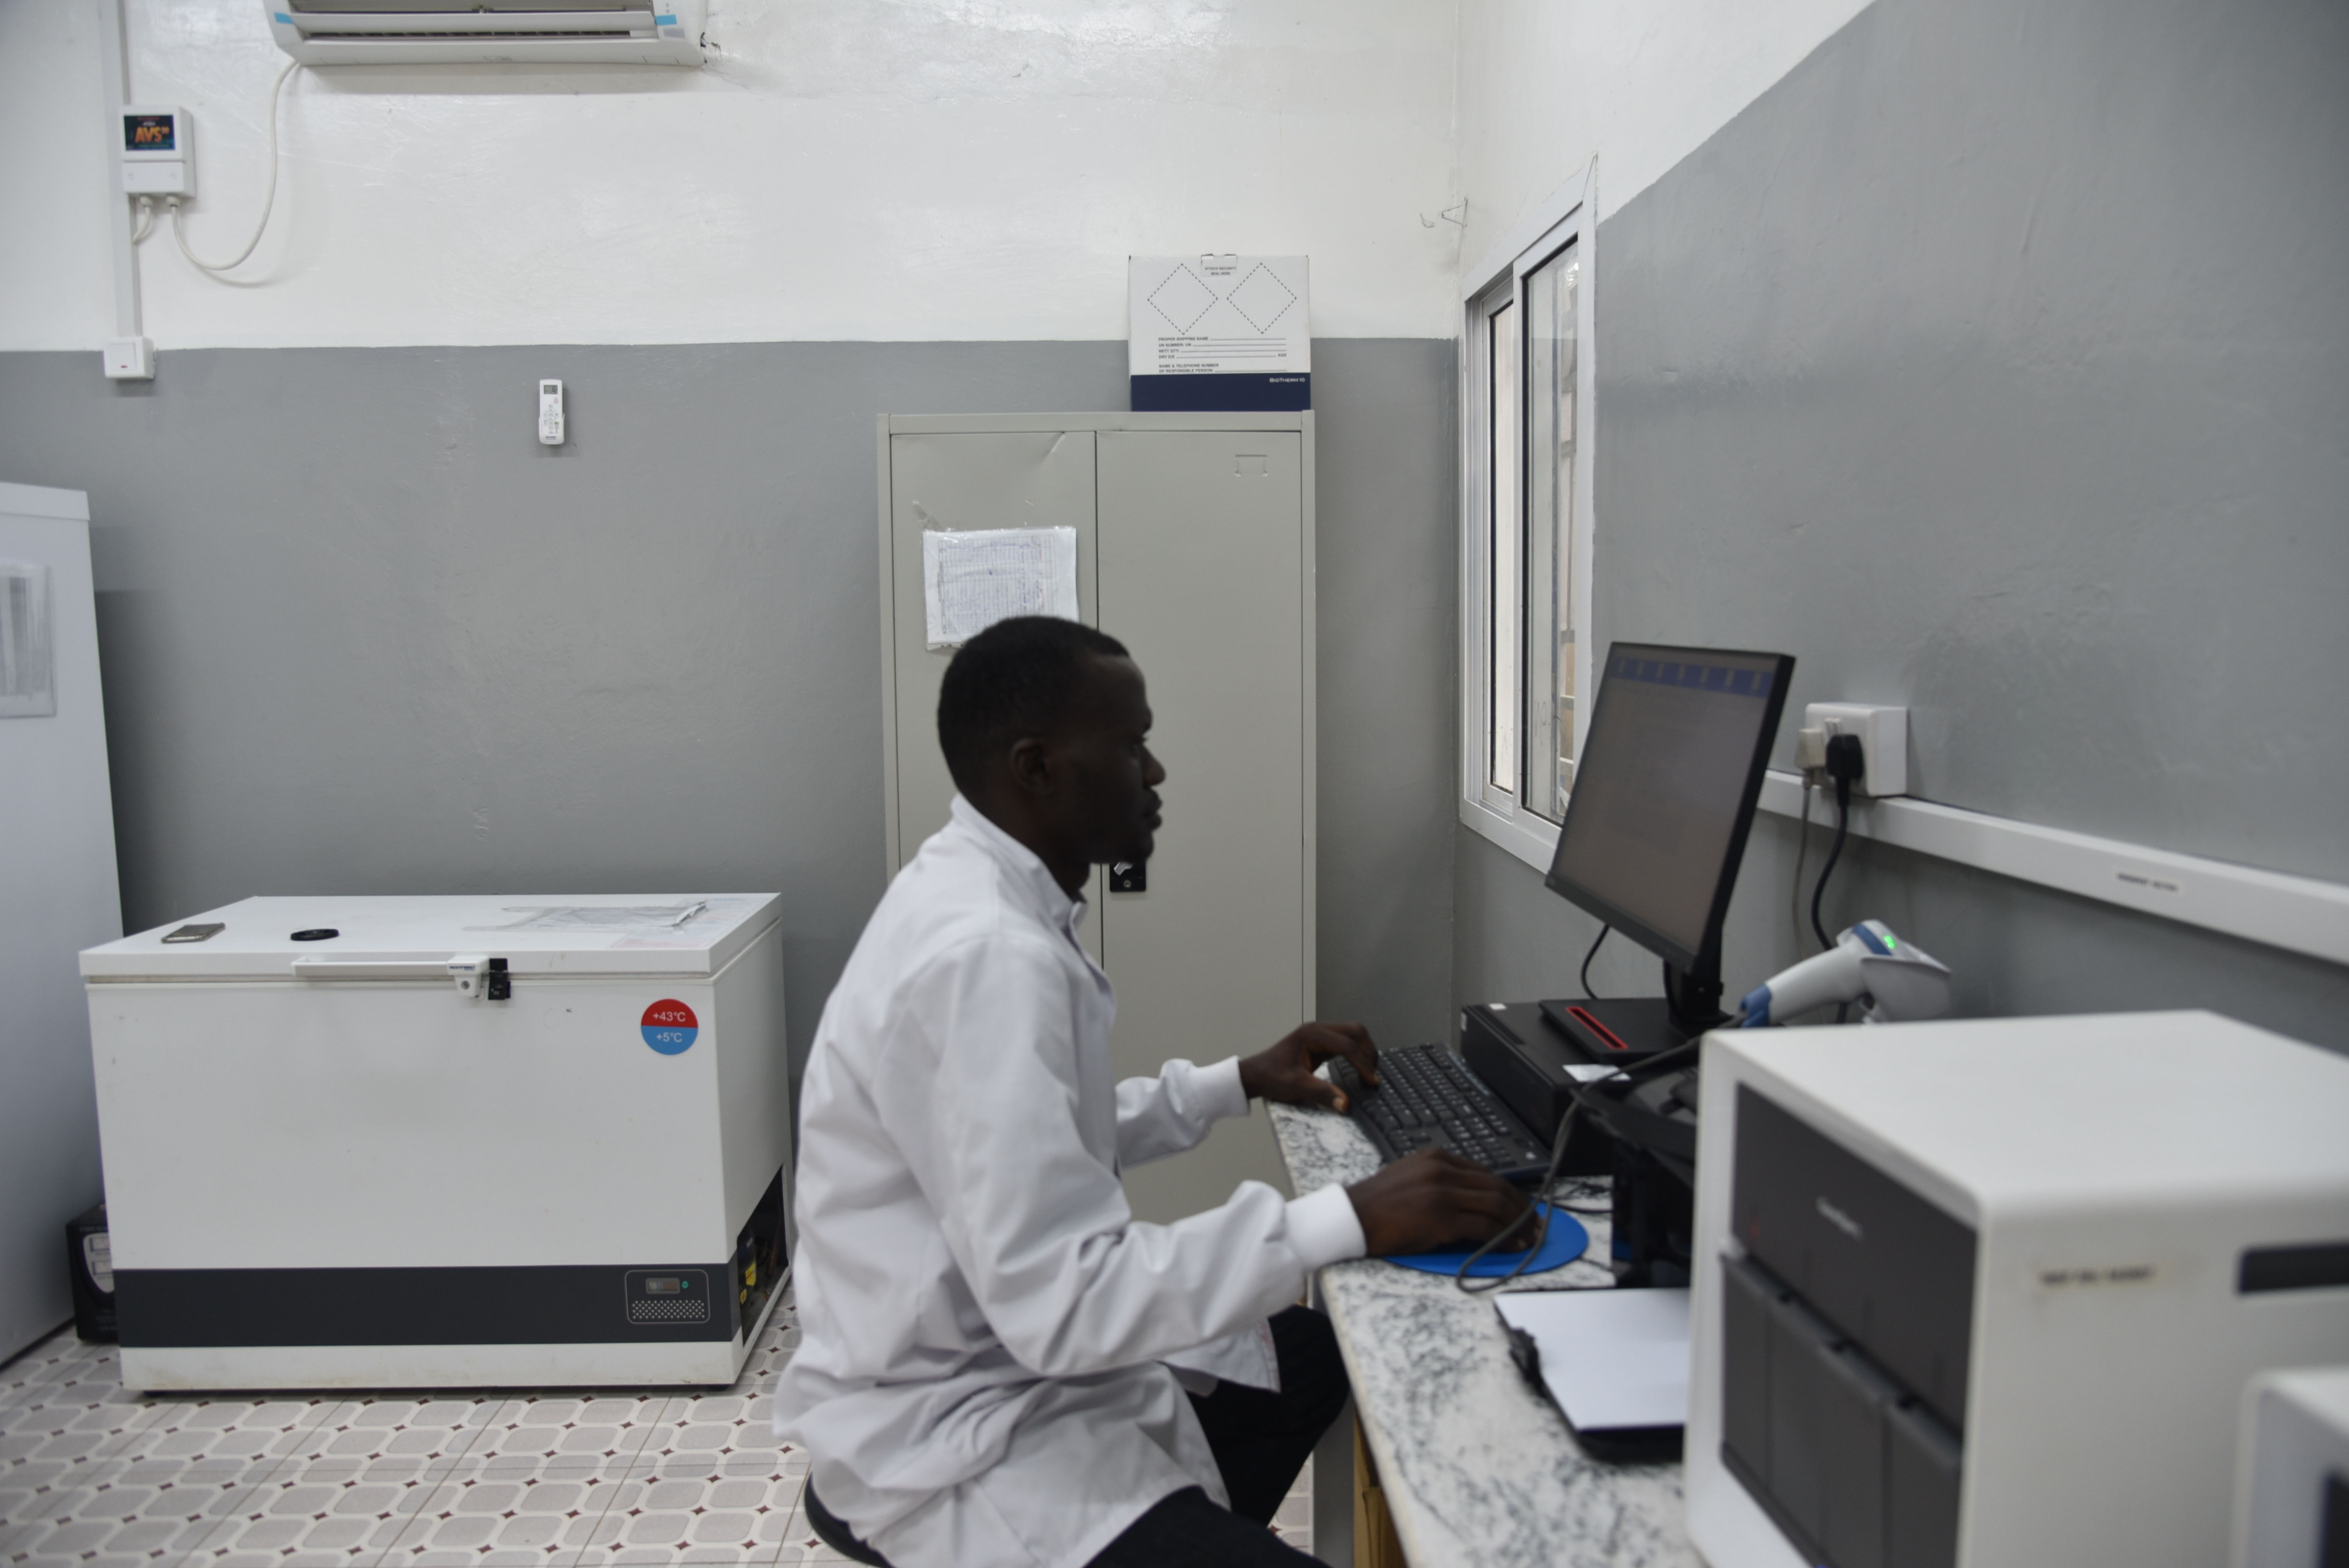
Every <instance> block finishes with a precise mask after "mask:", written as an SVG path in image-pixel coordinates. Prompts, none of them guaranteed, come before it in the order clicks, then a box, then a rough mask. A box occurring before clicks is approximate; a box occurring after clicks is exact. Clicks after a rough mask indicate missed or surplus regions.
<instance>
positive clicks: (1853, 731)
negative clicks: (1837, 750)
mask: <svg viewBox="0 0 2349 1568" xmlns="http://www.w3.org/2000/svg"><path fill="white" fill-rule="evenodd" d="M1813 730H1817V731H1820V732H1821V734H1820V738H1819V739H1818V741H1817V742H1816V744H1817V746H1818V748H1819V764H1818V765H1819V766H1821V767H1824V766H1825V765H1826V737H1828V736H1835V735H1856V736H1857V737H1859V748H1860V752H1861V760H1862V763H1863V765H1864V769H1865V770H1864V771H1863V772H1862V773H1861V775H1860V777H1859V778H1858V779H1856V780H1854V781H1853V783H1852V787H1851V788H1852V793H1853V794H1855V795H1868V796H1876V797H1881V796H1885V795H1906V794H1907V793H1909V710H1908V709H1907V708H1905V707H1878V706H1877V705H1876V704H1874V703H1866V702H1814V703H1807V704H1806V705H1805V706H1804V707H1803V728H1802V730H1801V732H1799V733H1798V734H1797V735H1796V736H1795V753H1796V756H1797V758H1798V759H1799V758H1801V757H1802V756H1803V754H1804V752H1805V748H1806V738H1807V737H1808V735H1809V733H1810V732H1811V731H1813ZM1804 765H1805V766H1806V767H1807V766H1809V764H1807V763H1806V764H1804Z"/></svg>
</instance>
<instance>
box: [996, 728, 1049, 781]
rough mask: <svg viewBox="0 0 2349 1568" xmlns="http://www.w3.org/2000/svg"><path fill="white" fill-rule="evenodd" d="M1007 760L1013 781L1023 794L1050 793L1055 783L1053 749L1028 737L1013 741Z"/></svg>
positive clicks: (1039, 739) (1036, 738) (1033, 737)
mask: <svg viewBox="0 0 2349 1568" xmlns="http://www.w3.org/2000/svg"><path fill="white" fill-rule="evenodd" d="M1006 760H1007V761H1009V764H1010V766H1011V781H1012V783H1013V784H1014V785H1016V786H1018V787H1019V789H1020V791H1021V792H1022V793H1024V794H1030V795H1042V794H1048V793H1050V790H1051V788H1052V783H1053V779H1052V756H1051V748H1050V747H1049V746H1047V745H1046V744H1045V743H1044V741H1043V740H1042V739H1041V738H1039V737H1036V736H1032V735H1027V736H1022V737H1020V738H1019V739H1018V740H1015V741H1013V742H1012V743H1011V750H1010V751H1009V754H1008V755H1007V757H1006Z"/></svg>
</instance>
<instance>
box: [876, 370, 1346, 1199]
mask: <svg viewBox="0 0 2349 1568" xmlns="http://www.w3.org/2000/svg"><path fill="white" fill-rule="evenodd" d="M880 459H881V469H880V493H881V583H882V593H883V604H882V639H883V659H884V664H885V674H884V680H883V692H884V700H885V703H886V704H887V713H886V715H885V723H884V726H883V734H884V737H885V747H886V751H887V755H886V759H885V770H886V791H887V795H886V812H887V840H888V858H889V869H890V872H892V874H894V873H895V871H896V870H897V868H898V867H899V866H902V865H903V864H904V863H905V861H907V860H908V859H910V858H912V856H913V854H914V853H915V851H917V850H918V849H920V847H921V844H922V841H923V840H924V839H926V838H927V837H928V836H929V835H930V834H931V833H932V832H934V831H936V830H937V828H938V827H940V826H941V825H942V824H943V823H944V822H945V820H946V811H947V800H948V799H950V798H951V796H952V793H953V786H952V784H951V783H950V781H949V780H948V779H947V771H946V764H945V761H944V759H943V758H941V757H940V756H939V754H938V747H937V734H936V712H937V692H938V682H939V679H940V676H941V675H942V674H943V672H944V670H945V668H946V665H947V659H948V658H949V657H950V656H951V653H950V651H948V650H936V651H933V650H931V649H929V648H926V647H925V646H924V631H925V626H924V621H923V613H922V550H921V536H922V534H923V532H924V531H926V530H928V529H948V530H959V529H988V528H1041V527H1070V528H1074V529H1075V530H1076V531H1077V580H1078V602H1079V607H1080V610H1081V614H1082V616H1083V619H1084V620H1085V621H1086V623H1087V624H1092V625H1097V626H1100V627H1101V628H1102V630H1104V631H1106V632H1108V633H1109V634H1111V635H1112V636H1114V637H1116V638H1118V639H1119V640H1120V641H1122V642H1123V643H1124V644H1125V645H1127V646H1128V647H1129V648H1131V649H1133V655H1134V658H1135V660H1136V661H1137V662H1138V663H1139V664H1140V665H1141V666H1142V669H1143V675H1144V676H1146V677H1147V678H1148V680H1149V683H1150V705H1151V709H1152V714H1153V717H1154V722H1155V726H1156V727H1155V728H1154V731H1153V733H1152V745H1153V748H1154V750H1156V751H1157V753H1158V754H1159V756H1160V758H1162V759H1163V760H1164V762H1165V765H1166V769H1167V781H1166V785H1165V790H1164V793H1165V797H1166V825H1165V827H1164V829H1163V830H1161V831H1160V833H1159V836H1158V850H1157V853H1156V855H1155V857H1154V859H1153V860H1152V861H1151V863H1150V868H1149V886H1148V889H1147V891H1145V892H1104V890H1103V878H1102V875H1101V874H1100V873H1099V872H1095V874H1094V878H1093V887H1092V891H1091V892H1089V894H1088V897H1089V899H1090V900H1091V902H1092V906H1093V908H1094V910H1095V911H1096V914H1095V916H1094V918H1093V919H1092V921H1089V922H1088V923H1087V925H1086V939H1087V941H1088V944H1091V945H1092V948H1093V951H1094V953H1095V954H1096V955H1098V956H1099V957H1100V958H1101V960H1102V965H1103V967H1104V968H1106V969H1107V970H1108V972H1109V976H1110V979H1111V980H1112V982H1113V983H1114V984H1115V985H1116V986H1117V998H1118V1011H1117V1026H1116V1029H1115V1032H1114V1034H1113V1037H1112V1042H1111V1044H1112V1050H1113V1051H1114V1053H1115V1056H1116V1060H1117V1068H1118V1071H1119V1073H1120V1074H1121V1076H1132V1075H1136V1074H1145V1073H1155V1072H1156V1071H1157V1070H1158V1068H1159V1066H1160V1064H1162V1063H1164V1061H1166V1060H1167V1059H1168V1058H1170V1057H1189V1058H1191V1059H1193V1060H1196V1061H1203V1062H1204V1061H1212V1060H1215V1059H1216V1058H1218V1057H1224V1056H1227V1055H1230V1054H1232V1053H1234V1052H1239V1053H1242V1054H1246V1053H1247V1052H1250V1051H1256V1050H1260V1049H1262V1048H1263V1047H1266V1046H1268V1045H1269V1044H1271V1043H1272V1042H1273V1041H1274V1040H1275V1039H1278V1037H1280V1036H1281V1035H1283V1034H1285V1033H1286V1032H1288V1030H1289V1029H1291V1028H1293V1027H1295V1026H1296V1025H1297V1024H1298V1023H1299V1021H1301V1020H1303V1019H1305V1018H1309V1017H1310V1016H1312V1015H1313V1010H1314V967H1313V942H1314V932H1313V923H1314V916H1313V889H1314V832H1313V829H1314V820H1313V788H1314V762H1313V758H1314V701H1313V637H1314V633H1313V625H1314V622H1313V527H1312V520H1313V416H1312V415H1311V414H1309V413H1307V414H1072V415H1019V416H1003V417H993V418H990V417H984V416H969V417H959V416H957V417H923V418H906V417H890V416H884V417H883V418H882V419H881V422H880ZM1248 1179H1254V1180H1257V1181H1268V1182H1270V1183H1272V1184H1273V1185H1275V1186H1277V1187H1282V1188H1284V1189H1285V1188H1286V1185H1287V1182H1286V1179H1285V1177H1284V1175H1283V1173H1282V1170H1281V1165H1280V1160H1279V1156H1278V1151H1277V1150H1276V1149H1275V1147H1274V1144H1273V1140H1272V1132H1271V1127H1270V1124H1269V1122H1268V1119H1266V1118H1265V1117H1264V1115H1263V1114H1262V1113H1261V1112H1258V1113H1257V1115H1255V1116H1252V1117H1250V1118H1249V1119H1247V1120H1246V1121H1234V1122H1229V1123H1226V1124H1225V1125H1224V1126H1222V1127H1220V1128H1218V1129H1217V1130H1216V1132H1215V1134H1214V1136H1212V1137H1211V1138H1209V1139H1208V1140H1207V1141H1206V1144H1205V1145H1203V1146H1202V1147H1201V1148H1200V1149H1198V1150H1195V1151H1193V1152H1192V1153H1190V1154H1187V1155H1183V1156H1180V1157H1178V1158H1176V1159H1174V1160H1170V1161H1161V1162H1159V1163H1157V1164H1154V1165H1149V1166H1144V1167H1142V1168H1140V1169H1139V1170H1136V1171H1130V1172H1128V1173H1127V1176H1126V1191H1127V1193H1128V1195H1129V1197H1130V1198H1131V1199H1132V1200H1133V1206H1134V1212H1135V1214H1136V1215H1137V1216H1138V1217H1140V1218H1143V1219H1145V1220H1158V1221H1165V1220H1174V1219H1178V1218H1181V1217H1182V1216H1183V1215H1185V1214H1192V1213H1196V1212H1199V1211H1201V1210H1203V1209H1207V1208H1212V1207H1214V1206H1215V1205H1216V1204H1218V1203H1221V1202H1224V1201H1225V1200H1226V1199H1227V1198H1228V1197H1230V1196H1231V1192H1232V1189H1233V1188H1234V1187H1235V1186H1236V1185H1237V1184H1238V1183H1239V1182H1240V1181H1245V1180H1248Z"/></svg>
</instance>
